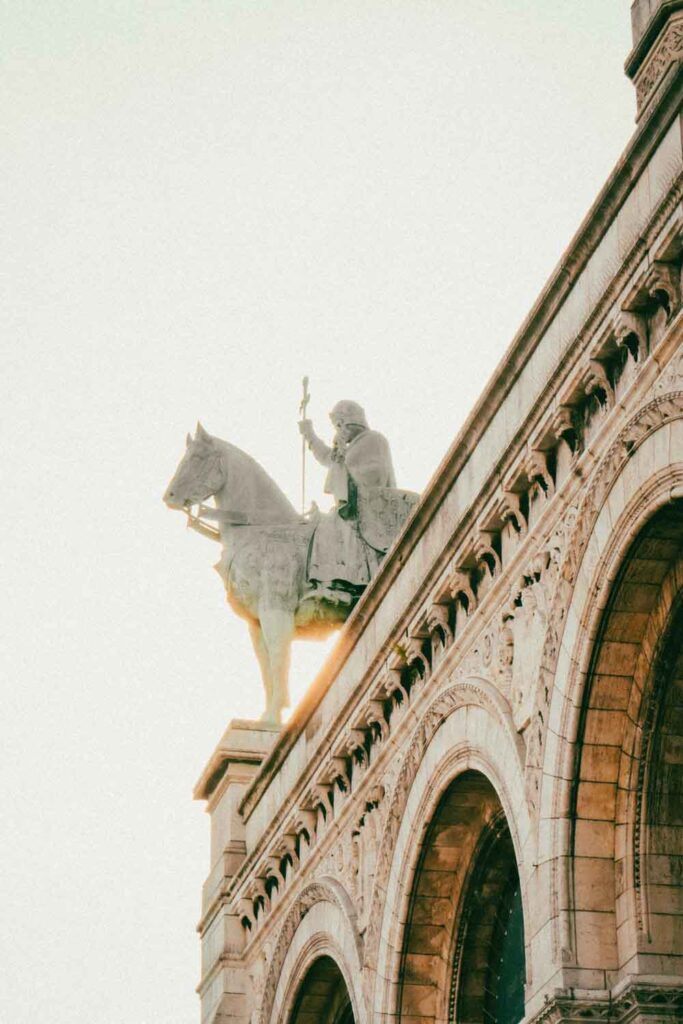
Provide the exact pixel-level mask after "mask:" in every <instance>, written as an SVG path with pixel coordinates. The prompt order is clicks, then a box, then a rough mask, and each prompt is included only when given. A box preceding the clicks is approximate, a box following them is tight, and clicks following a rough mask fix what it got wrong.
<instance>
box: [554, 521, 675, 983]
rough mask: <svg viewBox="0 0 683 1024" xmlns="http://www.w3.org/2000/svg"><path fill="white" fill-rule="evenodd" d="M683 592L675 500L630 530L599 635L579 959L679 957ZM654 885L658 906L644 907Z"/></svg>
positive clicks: (615, 963) (657, 968)
mask: <svg viewBox="0 0 683 1024" xmlns="http://www.w3.org/2000/svg"><path fill="white" fill-rule="evenodd" d="M682 603H683V501H678V502H674V503H671V504H669V505H667V506H665V507H663V508H661V509H660V510H659V511H658V512H656V513H655V514H654V515H653V516H652V517H651V519H650V520H649V522H647V523H646V524H645V525H644V526H643V527H642V528H641V530H640V531H639V533H638V535H637V536H636V538H635V539H632V543H631V546H630V549H629V551H628V552H627V554H626V556H625V557H624V558H623V560H622V562H621V564H620V567H619V571H618V575H617V578H616V579H615V580H614V583H613V585H612V587H611V588H610V593H609V598H608V601H607V604H606V607H605V608H604V610H603V612H602V615H601V617H600V622H599V626H598V632H597V635H596V637H595V640H594V643H593V646H592V653H591V660H590V664H589V666H588V671H587V678H586V685H585V687H584V692H583V700H582V702H581V709H580V720H579V722H578V735H577V741H576V744H575V748H574V749H575V759H574V763H575V767H574V771H573V773H572V787H571V803H570V808H569V816H570V821H571V823H572V827H571V842H572V853H573V855H574V856H573V878H572V882H573V885H572V889H573V907H574V915H575V921H576V923H575V928H576V936H577V960H578V962H579V964H581V965H582V966H587V967H593V968H595V967H599V966H601V965H602V966H604V968H605V969H611V970H617V971H618V972H619V973H620V974H636V973H657V974H661V973H666V969H667V967H668V968H669V969H670V968H671V967H674V968H676V964H677V962H678V958H676V959H675V961H673V962H671V958H670V954H671V953H672V951H673V948H674V947H675V942H674V943H673V946H672V941H671V938H670V937H667V935H666V934H665V932H666V930H667V927H668V929H669V930H670V931H675V930H676V928H677V927H678V928H679V929H680V928H683V880H681V878H680V871H678V870H677V866H676V858H679V860H678V863H680V858H681V857H683V837H682V836H681V829H680V827H678V826H680V825H683V792H681V790H680V785H681V783H682V782H683V775H681V772H680V771H679V770H678V768H677V759H678V761H683V713H682V712H681V710H680V709H679V707H678V704H679V701H680V695H679V694H678V691H677V687H676V679H677V676H678V675H679V674H680V673H681V671H683V666H682V665H681V633H680V629H681V626H682V625H683V619H682V617H681V614H680V610H681V604H682ZM679 748H680V749H679ZM672 787H673V789H672ZM676 797H678V807H676ZM650 847H653V849H652V850H651V849H650ZM655 861H658V862H659V868H658V869H656V867H655ZM648 881H649V883H650V884H649V885H648V884H647V883H648ZM658 881H661V882H663V885H662V886H659V885H657V882H658ZM676 882H677V883H678V884H676ZM672 883H673V884H672ZM660 888H661V892H659V890H660ZM654 890H657V891H656V892H655V891H654ZM650 896H654V897H655V910H656V912H655V913H648V906H649V903H650V902H651V899H649V898H648V897H650ZM660 897H661V898H662V899H663V900H664V901H666V900H667V899H668V900H669V901H670V902H671V908H670V909H673V913H666V907H665V906H664V905H663V904H662V899H660ZM676 907H677V908H678V909H676ZM588 930H589V932H590V941H589V938H588V936H587V935H586V932H587V931H588ZM667 957H668V959H667Z"/></svg>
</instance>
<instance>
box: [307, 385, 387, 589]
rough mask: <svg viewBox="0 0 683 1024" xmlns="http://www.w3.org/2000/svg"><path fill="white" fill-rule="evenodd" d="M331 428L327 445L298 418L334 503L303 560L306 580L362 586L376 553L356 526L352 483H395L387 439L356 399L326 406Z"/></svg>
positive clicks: (355, 487)
mask: <svg viewBox="0 0 683 1024" xmlns="http://www.w3.org/2000/svg"><path fill="white" fill-rule="evenodd" d="M330 419H331V421H332V425H333V426H334V428H335V434H334V439H333V442H332V446H331V447H328V445H326V444H325V442H324V441H322V440H321V439H320V438H319V437H318V436H317V434H316V433H315V431H314V430H313V424H312V422H311V420H301V422H300V423H299V430H300V431H301V434H302V435H303V436H304V438H305V439H306V441H307V442H308V446H309V448H310V449H311V451H312V452H313V455H314V457H315V458H316V460H317V461H318V462H320V463H321V464H322V465H323V466H327V467H328V474H327V478H326V480H325V493H326V494H332V495H333V497H334V499H335V508H334V511H333V512H332V513H330V514H329V515H328V516H324V517H321V520H320V523H319V525H318V527H317V529H316V532H315V534H314V538H313V542H312V545H311V551H310V555H309V564H308V578H309V580H310V581H311V582H312V583H313V584H315V585H317V586H321V587H323V588H331V589H334V590H347V591H351V592H352V593H355V592H358V591H359V590H362V589H363V588H364V587H365V586H366V585H367V584H368V582H369V581H370V578H371V577H372V575H374V572H375V571H376V569H377V566H378V564H379V558H378V555H377V553H376V552H374V551H373V549H372V548H371V547H369V546H368V545H367V544H365V543H364V542H363V540H362V538H361V537H360V534H359V532H358V489H359V488H361V489H362V488H369V487H395V486H396V480H395V477H394V468H393V465H392V462H391V452H390V450H389V443H388V441H387V439H386V438H385V437H384V435H383V434H380V433H378V431H376V430H370V428H369V427H368V423H367V420H366V418H365V412H364V411H363V408H362V407H361V406H360V405H359V404H358V402H352V401H348V400H345V401H341V402H337V404H336V405H335V406H334V408H333V409H332V411H331V412H330Z"/></svg>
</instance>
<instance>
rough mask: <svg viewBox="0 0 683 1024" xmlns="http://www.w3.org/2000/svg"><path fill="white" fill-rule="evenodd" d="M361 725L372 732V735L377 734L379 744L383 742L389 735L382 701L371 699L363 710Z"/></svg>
mask: <svg viewBox="0 0 683 1024" xmlns="http://www.w3.org/2000/svg"><path fill="white" fill-rule="evenodd" d="M363 723H364V725H367V727H368V728H369V729H370V730H372V732H373V734H379V739H380V742H381V741H383V740H385V739H386V737H387V736H388V734H389V725H388V723H387V719H386V715H385V713H384V701H381V700H377V699H375V698H372V699H371V700H369V701H368V703H367V704H366V706H365V708H364V710H363Z"/></svg>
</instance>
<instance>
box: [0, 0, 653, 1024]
mask: <svg viewBox="0 0 683 1024" xmlns="http://www.w3.org/2000/svg"><path fill="white" fill-rule="evenodd" d="M0 38H1V39H2V51H3V53H2V66H3V72H4V74H3V83H2V90H1V92H0V104H1V106H2V122H3V145H2V153H1V155H0V159H1V161H2V180H3V189H2V199H1V200H0V202H2V206H3V219H2V223H3V231H2V237H3V243H4V244H3V246H2V249H3V252H2V264H3V268H2V269H3V276H2V289H3V292H4V296H3V298H2V311H1V312H0V329H1V331H2V365H1V366H0V379H1V380H2V382H3V385H4V387H3V396H2V402H0V417H1V420H2V437H3V452H2V461H3V466H2V480H3V492H4V494H5V502H4V512H5V516H4V527H3V531H2V536H1V539H0V545H1V546H2V551H1V555H2V567H3V581H4V582H3V587H2V602H3V612H2V622H3V626H4V629H3V639H2V652H1V655H0V657H1V659H2V661H1V664H0V669H1V671H2V686H3V696H4V700H3V715H2V721H3V737H2V743H1V744H0V749H1V751H2V752H1V755H0V757H1V773H2V774H1V785H2V796H3V807H2V818H1V821H2V825H1V828H2V833H3V850H2V857H1V864H2V866H1V867H0V885H1V887H2V892H1V893H0V1021H2V1024H35V1022H36V1021H42V1020H45V1021H50V1024H80V1022H83V1024H86V1022H87V1024H190V1022H195V1021H196V1020H197V1019H198V1003H197V999H196V996H195V994H194V986H195V984H196V982H197V980H198V976H199V967H198V959H199V958H198V942H197V938H196V936H195V934H194V926H195V923H196V921H197V919H198V916H199V894H200V886H201V882H202V881H203V878H204V876H205V874H206V872H207V870H208V867H209V864H208V822H207V821H206V819H205V818H204V816H203V814H202V810H201V807H200V806H199V805H196V804H193V803H192V802H191V788H192V785H193V783H194V781H195V779H196V778H197V776H198V775H199V773H200V771H201V769H202V767H203V765H204V762H205V761H206V759H207V758H208V757H209V755H210V753H211V751H212V749H213V747H214V745H215V743H216V741H217V740H218V738H219V736H220V735H221V733H222V731H223V729H224V727H225V725H226V724H227V722H228V720H229V719H230V718H231V717H253V716H257V715H258V714H259V713H260V710H261V692H260V684H259V682H258V675H257V671H256V666H255V662H254V660H253V657H252V654H251V651H250V648H249V643H248V639H247V634H246V628H245V627H244V625H243V623H241V622H240V621H239V620H237V619H234V618H233V617H232V616H231V614H230V613H229V612H228V610H227V608H226V607H225V605H224V599H223V592H222V589H221V584H220V581H219V579H218V577H217V576H216V574H215V573H214V572H213V571H212V569H211V566H212V564H213V562H214V561H215V560H216V556H217V552H216V551H215V550H214V549H213V546H212V544H211V543H210V542H208V541H206V540H203V539H202V538H200V537H197V536H195V535H193V534H190V533H188V532H186V531H185V529H184V527H183V519H182V516H180V515H179V514H177V513H175V514H174V513H171V512H169V511H168V510H166V509H165V508H164V506H163V505H162V503H161V494H162V492H163V490H164V488H165V486H166V483H167V482H168V479H169V478H170V476H171V474H172V472H173V470H174V468H175V465H176V463H177V461H178V459H179V457H180V455H181V454H182V450H183V444H184V437H185V433H186V431H187V430H188V429H191V428H193V427H194V424H195V422H196V420H197V418H201V419H202V421H203V423H204V425H205V426H206V427H207V429H209V430H210V431H211V432H213V433H215V434H217V435H219V436H221V437H225V438H227V439H229V440H231V441H233V442H234V443H236V444H238V445H240V446H241V447H243V448H245V449H246V450H247V451H249V452H250V453H252V454H253V455H255V456H256V457H257V458H259V459H260V461H261V462H262V463H263V465H264V466H265V467H266V468H267V469H268V470H269V471H270V472H271V473H272V474H273V476H274V477H275V478H276V479H277V480H278V482H279V483H280V484H281V486H282V487H283V488H284V489H285V491H286V492H287V493H288V494H289V495H290V497H291V498H292V500H293V501H295V502H297V501H298V493H299V472H300V447H299V438H298V433H297V428H296V419H297V406H298V402H299V398H300V384H301V378H302V376H303V374H305V373H306V374H308V375H309V376H310V381H311V391H312V402H311V407H310V409H311V414H312V416H313V419H314V421H315V423H316V425H317V426H318V429H319V431H320V432H321V433H326V432H327V430H328V425H327V421H326V413H327V410H328V409H329V408H330V407H331V406H332V405H333V403H334V402H335V401H336V400H337V399H339V398H354V399H357V400H359V401H361V402H362V403H363V404H364V405H365V407H366V409H367V414H368V418H369V420H370V423H371V425H372V426H374V427H376V428H378V429H380V430H382V431H383V432H384V433H385V434H386V435H387V436H388V438H389V440H390V442H391V445H392V448H393V452H394V461H395V465H396V470H397V475H398V478H399V484H401V485H403V486H406V487H412V488H416V489H421V488H422V487H424V485H425V483H426V482H427V480H428V479H429V477H430V475H431V474H432V472H433V471H434V469H435V467H436V465H437V464H438V462H439V460H440V459H441V457H442V456H443V454H444V452H445V451H446V449H447V447H448V445H449V444H450V442H451V441H452V439H453V437H454V435H455V433H456V430H457V428H458V427H459V425H460V424H461V423H462V421H463V419H464V417H465V416H466V414H467V412H468V411H469V409H470V408H471V406H472V404H473V402H474V400H475V399H476V397H477V394H478V393H479V391H480V390H481V388H482V386H483V384H484V383H485V381H486V379H487V378H488V376H489V375H490V374H491V372H492V370H493V368H494V366H495V364H496V362H497V361H498V359H499V358H500V355H501V354H502V352H503V351H504V349H505V348H506V346H507V345H508V343H509V341H510V339H511V338H512V336H513V334H514V332H515V330H516V328H517V327H518V325H519V323H520V322H521V320H522V319H523V317H524V315H525V313H526V312H527V310H528V308H529V307H530V305H531V304H532V302H533V300H534V298H535V296H536V295H537V293H538V292H539V291H540V289H541V287H542V285H543V283H544V281H545V279H546V278H547V276H548V275H549V274H550V272H551V270H552V268H553V266H554V264H555V262H556V260H557V259H558V258H559V256H560V255H561V252H562V250H563V248H564V246H565V245H566V243H567V242H568V240H569V238H570V237H571V235H572V234H573V232H574V230H575V229H576V227H577V226H578V224H579V222H580V220H581V218H582V217H583V215H584V213H585V212H586V210H587V208H588V206H589V204H590V203H591V201H592V200H593V198H594V196H595V194H596V193H597V191H598V189H599V187H600V186H601V185H602V183H603V181H604V180H605V178H606V177H607V175H608V173H609V171H610V169H611V167H612V166H613V164H614V163H615V162H616V160H617V158H618V156H619V154H620V152H621V150H622V149H623V147H624V145H625V144H626V142H627V140H628V138H629V136H630V134H631V131H632V129H633V115H634V107H635V103H634V95H633V89H632V86H631V85H630V83H629V82H628V81H627V80H626V79H625V78H624V76H623V71H622V65H623V61H624V58H625V56H626V54H627V52H628V50H629V47H630V35H629V4H628V2H626V0H618V2H615V0H599V2H596V0H477V2H476V3H474V2H466V0H309V2H304V0H299V2H297V0H270V2H269V0H261V2H247V0H243V2H236V0H186V2H181V0H175V2H172V0H166V2H161V0H157V2H155V0H148V2H143V0H138V2H134V0H127V2H126V0H118V2H116V0H80V2H73V0H60V2H55V0H33V2H32V0H9V2H8V0H5V2H3V3H2V4H0ZM310 480H311V486H310V489H309V493H310V496H311V497H317V498H319V497H320V493H321V489H322V471H320V470H318V469H317V468H316V470H315V471H314V470H311V473H310ZM295 651H296V654H295V663H294V670H293V690H294V693H295V695H300V694H301V693H303V691H304V690H305V688H306V686H307V684H308V683H309V682H310V680H311V678H312V677H313V675H314V673H315V670H316V667H317V666H318V665H319V663H320V660H321V658H322V655H323V649H321V648H320V647H316V646H314V645H308V646H306V645H297V648H296V649H295Z"/></svg>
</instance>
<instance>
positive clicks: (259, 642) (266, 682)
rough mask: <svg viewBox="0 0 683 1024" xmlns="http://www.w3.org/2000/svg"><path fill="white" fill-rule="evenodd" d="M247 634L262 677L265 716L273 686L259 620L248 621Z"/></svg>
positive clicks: (271, 701) (271, 700)
mask: <svg viewBox="0 0 683 1024" xmlns="http://www.w3.org/2000/svg"><path fill="white" fill-rule="evenodd" d="M249 636H250V637H251V642H252V645H253V648H254V654H255V655H256V659H257V661H258V663H259V668H260V669H261V678H262V679H263V688H264V690H265V691H266V714H265V716H264V717H266V716H267V715H268V714H269V711H270V707H271V705H272V703H273V686H272V682H271V678H270V657H269V654H268V648H267V647H266V641H265V638H264V636H263V630H262V629H261V624H260V623H259V622H250V623H249Z"/></svg>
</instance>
